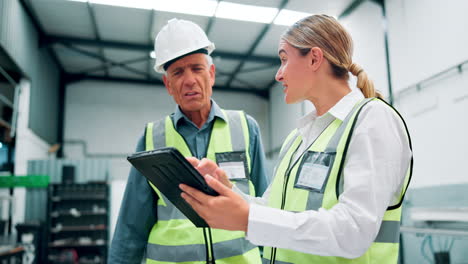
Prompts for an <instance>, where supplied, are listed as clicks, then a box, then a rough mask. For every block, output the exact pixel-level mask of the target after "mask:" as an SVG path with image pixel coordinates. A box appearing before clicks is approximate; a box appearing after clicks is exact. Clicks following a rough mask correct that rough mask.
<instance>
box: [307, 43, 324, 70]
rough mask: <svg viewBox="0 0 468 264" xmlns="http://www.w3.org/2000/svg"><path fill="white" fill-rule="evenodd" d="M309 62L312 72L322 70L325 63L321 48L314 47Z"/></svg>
mask: <svg viewBox="0 0 468 264" xmlns="http://www.w3.org/2000/svg"><path fill="white" fill-rule="evenodd" d="M309 56H310V57H309V61H310V66H311V67H312V70H314V71H316V70H318V69H319V68H320V65H322V62H323V51H322V49H321V48H319V47H313V48H311V49H310V52H309Z"/></svg>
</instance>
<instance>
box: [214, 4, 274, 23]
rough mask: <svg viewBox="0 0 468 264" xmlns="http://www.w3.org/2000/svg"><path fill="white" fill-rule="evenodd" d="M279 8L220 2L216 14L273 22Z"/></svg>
mask: <svg viewBox="0 0 468 264" xmlns="http://www.w3.org/2000/svg"><path fill="white" fill-rule="evenodd" d="M277 13H278V8H273V7H263V6H254V5H243V4H235V3H230V2H220V3H219V6H218V9H217V11H216V14H215V16H216V17H220V18H227V19H234V20H243V21H251V22H259V23H271V21H272V20H273V18H275V16H276V14H277Z"/></svg>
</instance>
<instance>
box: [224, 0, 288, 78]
mask: <svg viewBox="0 0 468 264" xmlns="http://www.w3.org/2000/svg"><path fill="white" fill-rule="evenodd" d="M287 3H288V0H283V1H282V2H281V4H280V6H279V7H278V13H276V15H275V17H274V18H273V19H272V20H271V22H270V24H266V25H265V26H264V27H263V29H262V31H261V32H260V34H259V35H258V36H257V38H256V39H255V41H254V43H253V44H252V45H251V46H250V49H249V51H248V52H247V54H246V55H245V56H246V57H247V58H249V57H251V56H252V55H253V52H254V51H255V49H256V48H257V46H258V45H259V44H260V42H261V41H262V39H263V37H264V36H265V35H266V33H267V32H268V30H269V29H270V28H271V26H272V25H273V21H274V20H275V19H276V17H278V14H279V13H280V12H281V10H282V9H283V8H284V7H285V6H286V4H287ZM246 61H247V59H243V60H242V61H241V63H239V65H237V67H236V69H235V70H234V72H233V73H232V74H231V77H229V80H228V82H227V83H226V86H231V83H232V81H234V79H235V78H236V75H237V74H238V73H239V71H240V70H241V69H242V67H243V66H244V65H245V63H246ZM274 61H275V62H276V63H278V61H279V60H278V58H276V57H275V60H274Z"/></svg>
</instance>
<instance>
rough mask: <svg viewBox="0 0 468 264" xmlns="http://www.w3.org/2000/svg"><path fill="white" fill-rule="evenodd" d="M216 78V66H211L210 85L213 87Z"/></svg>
mask: <svg viewBox="0 0 468 264" xmlns="http://www.w3.org/2000/svg"><path fill="white" fill-rule="evenodd" d="M215 78H216V66H215V65H214V64H211V66H210V79H211V81H210V83H211V86H213V85H214V84H215Z"/></svg>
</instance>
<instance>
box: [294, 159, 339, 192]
mask: <svg viewBox="0 0 468 264" xmlns="http://www.w3.org/2000/svg"><path fill="white" fill-rule="evenodd" d="M335 156H336V152H316V151H308V152H307V153H306V154H304V158H303V159H302V161H301V164H300V166H299V169H298V173H297V175H298V176H297V177H296V182H295V184H294V187H296V188H301V189H307V190H311V191H314V192H319V193H323V192H324V191H325V186H326V184H327V179H328V175H329V174H330V171H331V168H332V166H333V161H334V160H335Z"/></svg>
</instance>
